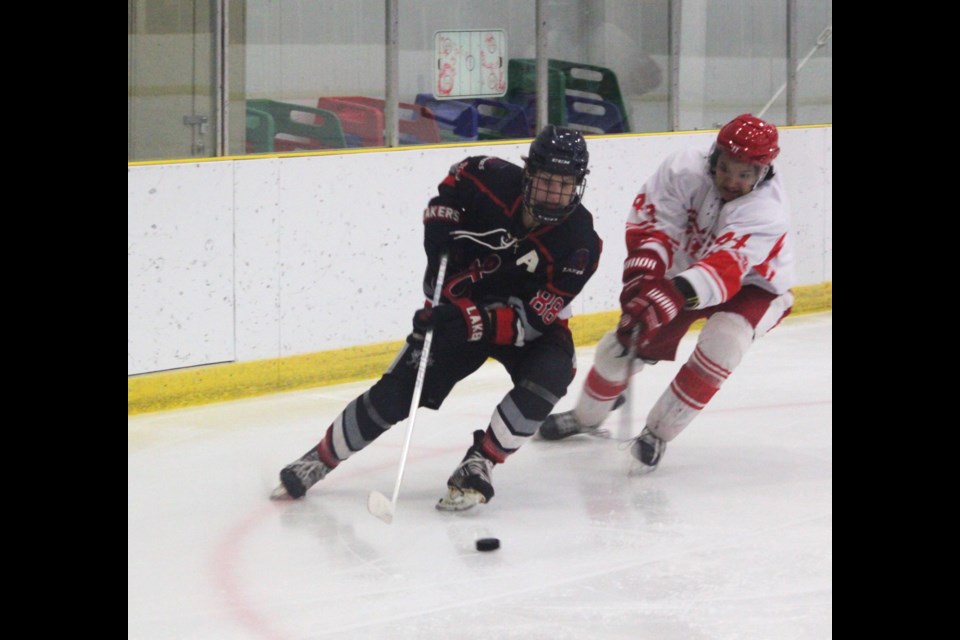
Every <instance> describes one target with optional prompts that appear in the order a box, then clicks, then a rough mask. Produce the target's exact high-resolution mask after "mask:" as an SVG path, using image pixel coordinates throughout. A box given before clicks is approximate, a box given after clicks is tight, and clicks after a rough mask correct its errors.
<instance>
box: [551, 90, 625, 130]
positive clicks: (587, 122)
mask: <svg viewBox="0 0 960 640" xmlns="http://www.w3.org/2000/svg"><path fill="white" fill-rule="evenodd" d="M565 100H566V105H567V122H568V124H569V126H570V128H571V129H577V130H578V131H581V132H583V133H626V132H627V125H626V123H625V122H624V121H623V115H621V113H620V109H619V108H617V105H615V104H614V103H612V102H610V101H609V100H598V99H596V98H586V97H582V96H574V95H570V94H569V93H568V94H567V95H566V97H565Z"/></svg>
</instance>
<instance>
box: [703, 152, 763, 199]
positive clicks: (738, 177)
mask: <svg viewBox="0 0 960 640" xmlns="http://www.w3.org/2000/svg"><path fill="white" fill-rule="evenodd" d="M760 171H762V168H761V167H759V166H757V165H755V164H750V163H748V162H740V161H738V160H736V159H735V158H732V157H731V156H729V155H727V154H726V153H721V154H720V157H719V158H717V168H716V170H715V171H714V174H713V183H714V184H715V185H716V186H717V190H718V191H720V197H721V198H723V201H724V202H730V201H731V200H734V199H736V198H739V197H740V196H745V195H747V194H748V193H750V192H751V191H753V188H754V187H755V186H756V184H757V181H758V180H759V179H760Z"/></svg>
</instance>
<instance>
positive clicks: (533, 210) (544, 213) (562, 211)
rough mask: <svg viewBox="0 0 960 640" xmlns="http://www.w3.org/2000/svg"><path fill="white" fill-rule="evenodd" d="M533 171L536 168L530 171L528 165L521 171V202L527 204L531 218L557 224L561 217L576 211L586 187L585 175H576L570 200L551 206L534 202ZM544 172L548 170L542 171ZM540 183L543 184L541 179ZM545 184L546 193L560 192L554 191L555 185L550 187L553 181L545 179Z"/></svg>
mask: <svg viewBox="0 0 960 640" xmlns="http://www.w3.org/2000/svg"><path fill="white" fill-rule="evenodd" d="M535 171H536V170H533V171H531V169H530V167H529V166H528V168H526V169H524V171H523V203H524V204H525V205H526V206H527V209H528V210H529V211H530V215H532V216H533V219H534V220H536V221H537V222H539V223H540V224H557V223H559V222H561V221H563V219H564V218H566V217H567V216H569V215H570V214H571V213H573V212H574V211H576V209H577V207H578V206H580V201H581V200H583V192H584V190H585V189H586V187H587V179H586V177H578V179H577V183H576V189H575V190H574V192H573V195H572V196H571V197H570V202H568V203H567V204H566V205H564V206H560V207H551V206H550V205H549V204H546V203H544V202H534V198H533V182H534V179H535V178H534V175H533V173H534V172H535ZM544 173H549V172H546V171H544ZM553 175H563V174H553ZM541 184H543V181H541ZM546 184H547V185H548V186H547V193H548V194H550V193H556V194H557V195H559V194H560V192H559V191H556V188H555V187H554V188H551V186H552V185H554V184H556V183H555V182H553V181H546Z"/></svg>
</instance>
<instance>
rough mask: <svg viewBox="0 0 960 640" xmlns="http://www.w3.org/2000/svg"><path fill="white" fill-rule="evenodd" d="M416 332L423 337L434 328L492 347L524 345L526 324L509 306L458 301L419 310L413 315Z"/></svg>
mask: <svg viewBox="0 0 960 640" xmlns="http://www.w3.org/2000/svg"><path fill="white" fill-rule="evenodd" d="M413 328H414V331H416V332H418V333H421V334H423V333H424V332H426V331H427V330H428V329H430V328H433V329H434V331H436V332H437V333H438V334H441V335H443V336H445V337H447V338H452V339H454V340H458V339H466V341H467V342H477V341H479V340H484V339H486V340H489V341H490V342H492V343H493V344H504V345H506V344H513V345H517V346H522V345H523V324H522V323H521V322H520V317H519V316H518V315H517V312H516V311H515V310H514V309H513V307H510V306H503V305H490V306H487V307H478V306H476V305H475V304H474V303H473V302H472V301H471V300H469V299H466V298H459V299H457V300H456V301H455V302H454V303H453V304H441V305H438V306H436V307H433V308H430V307H427V308H424V309H420V310H419V311H417V312H416V313H415V314H414V315H413Z"/></svg>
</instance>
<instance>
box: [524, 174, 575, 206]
mask: <svg viewBox="0 0 960 640" xmlns="http://www.w3.org/2000/svg"><path fill="white" fill-rule="evenodd" d="M576 192H577V178H576V176H561V175H557V174H555V173H547V172H546V171H538V172H536V173H535V174H533V176H531V180H530V196H531V200H532V203H533V204H534V205H537V206H540V207H544V208H547V209H562V208H563V207H566V206H567V205H568V204H570V202H571V200H573V196H574V195H575V194H576Z"/></svg>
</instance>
